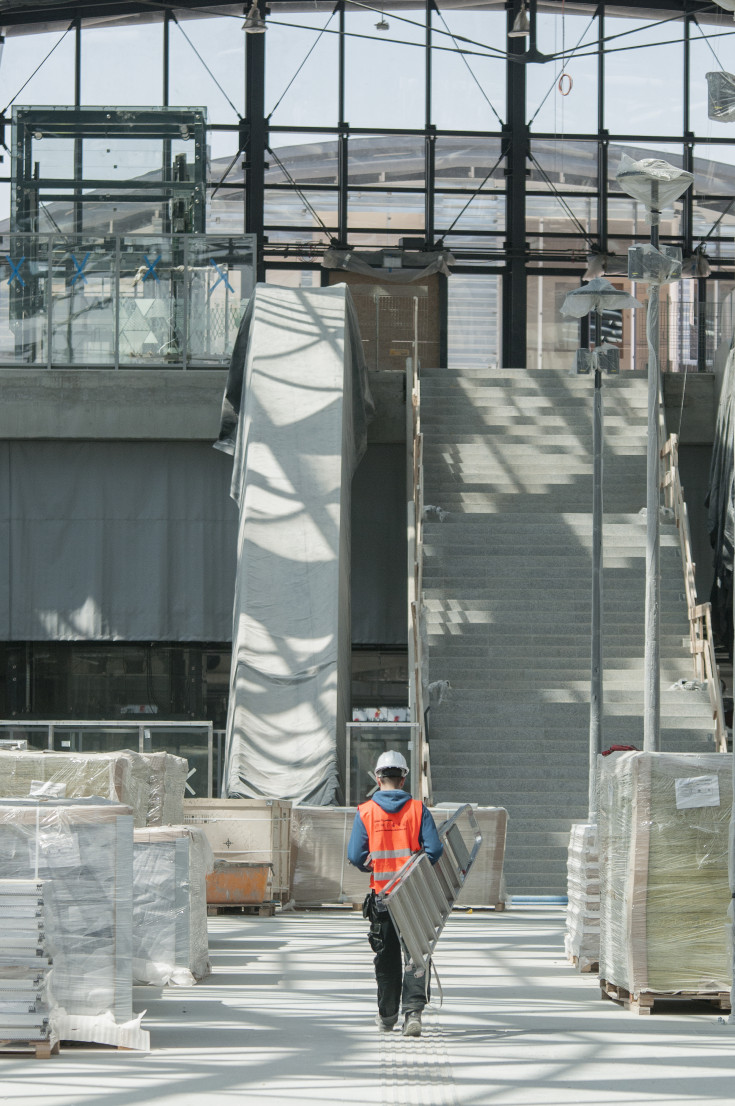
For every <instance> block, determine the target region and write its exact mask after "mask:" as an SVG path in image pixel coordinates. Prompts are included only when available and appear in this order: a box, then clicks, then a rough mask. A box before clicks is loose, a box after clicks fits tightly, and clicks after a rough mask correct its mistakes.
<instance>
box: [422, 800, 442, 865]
mask: <svg viewBox="0 0 735 1106" xmlns="http://www.w3.org/2000/svg"><path fill="white" fill-rule="evenodd" d="M419 842H420V843H421V845H422V846H423V849H424V852H425V853H426V855H427V856H428V858H429V860H430V861H431V863H432V864H436V862H437V860H438V859H439V857H440V856H441V854H442V853H443V852H444V846H443V845H442V843H441V841H440V840H439V834H438V833H437V832H436V823H435V822H434V819H433V817H432V815H431V811H430V810H428V809H427V807H426V805H424V813H423V814H422V816H421V830H420V831H419Z"/></svg>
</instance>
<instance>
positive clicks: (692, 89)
mask: <svg viewBox="0 0 735 1106" xmlns="http://www.w3.org/2000/svg"><path fill="white" fill-rule="evenodd" d="M715 12H717V13H718V14H719V20H718V17H717V15H716V14H715ZM706 19H707V22H706V23H705V22H704V21H702V23H701V25H700V26H697V23H695V22H692V28H691V40H690V46H689V57H690V59H691V68H690V72H691V75H690V78H689V125H690V127H691V129H692V131H693V132H694V133H695V134H697V135H701V136H702V137H709V136H712V137H715V136H716V137H717V138H726V137H728V132H729V131H730V127H731V125H730V124H728V123H722V122H718V121H717V120H716V119H710V118H709V115H708V110H709V105H708V95H707V77H706V74H707V73H709V72H719V71H720V70H721V69H722V68H723V66H722V65H721V63H720V61H719V60H718V58H721V57H722V55H723V46H724V44H725V43H726V42H727V39H723V38H715V37H713V38H712V41H711V43H709V42H707V40H706V38H705V36H706V35H712V36H715V35H721V34H722V33H723V32H725V33H726V34H727V33H732V16H731V15H730V13H729V12H725V11H724V10H723V11H721V10H719V9H715V8H713V9H712V10H711V11H710V12H707V16H706ZM725 68H726V69H728V70H730V71H731V72H732V65H731V63H730V62H729V61H727V63H726V65H725Z"/></svg>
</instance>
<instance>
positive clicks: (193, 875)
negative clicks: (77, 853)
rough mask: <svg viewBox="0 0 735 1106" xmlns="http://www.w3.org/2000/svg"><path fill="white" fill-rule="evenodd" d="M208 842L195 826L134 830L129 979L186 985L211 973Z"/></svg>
mask: <svg viewBox="0 0 735 1106" xmlns="http://www.w3.org/2000/svg"><path fill="white" fill-rule="evenodd" d="M213 866H214V858H213V856H212V850H211V849H210V847H209V842H208V841H207V838H206V836H205V834H204V832H203V830H201V829H200V828H198V827H196V826H158V827H147V828H145V829H136V830H135V833H134V846H133V978H134V979H135V980H136V982H139V983H153V984H156V985H158V986H163V985H165V984H168V983H170V984H175V985H177V986H182V987H186V986H191V985H192V984H193V983H196V982H197V980H199V979H204V977H205V976H207V975H209V973H210V971H211V965H210V962H209V947H208V940H207V887H206V879H207V873H208V872H211V871H212V869H213Z"/></svg>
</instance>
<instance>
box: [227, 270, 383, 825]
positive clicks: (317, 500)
mask: <svg viewBox="0 0 735 1106" xmlns="http://www.w3.org/2000/svg"><path fill="white" fill-rule="evenodd" d="M371 412H372V401H371V399H370V393H369V390H368V385H367V370H366V367H365V361H364V358H363V355H362V344H361V341H360V334H359V330H358V327H357V321H356V317H355V314H354V308H353V305H352V300H351V298H350V294H349V292H348V290H347V288H346V286H345V285H343V284H338V285H334V286H333V287H331V288H320V289H298V288H279V287H274V286H272V285H263V284H259V285H258V286H257V287H256V290H255V295H254V296H253V298H252V300H251V303H250V307H249V309H248V312H247V313H246V315H245V317H244V319H243V321H242V324H241V326H240V331H239V333H238V336H237V340H236V343H235V349H234V351H233V355H232V363H231V366H230V372H229V377H228V381H227V387H226V392H225V399H224V403H223V412H222V429H221V433H220V439H219V441H218V442H217V443H216V445H217V447H218V448H220V449H222V450H224V451H225V452H227V453H231V454H232V455H233V465H232V485H231V489H230V490H231V495H232V497H233V499H234V500H235V501H236V502H237V504H238V506H239V508H240V523H239V534H238V555H237V577H236V583H235V600H234V610H233V626H232V669H231V675H230V701H229V709H228V717H227V746H226V763H225V781H224V786H225V792H226V794H227V795H228V796H229V797H233V798H283V799H292V800H295V801H301V802H310V803H313V804H315V805H318V806H323V805H327V804H330V803H334V802H336V801H337V800H338V791H339V756H340V752H341V748H342V742H341V740H339V739H341V738H342V737H343V735H344V732H345V731H344V727H345V723H346V721H347V720H348V710H349V692H350V687H349V685H350V646H351V639H350V565H349V562H350V527H349V518H350V484H351V480H352V474H353V472H354V469H355V467H356V465H357V463H358V461H359V460H360V457H361V456H362V454H363V452H364V450H365V445H366V439H367V419H368V417H369V415H370V413H371Z"/></svg>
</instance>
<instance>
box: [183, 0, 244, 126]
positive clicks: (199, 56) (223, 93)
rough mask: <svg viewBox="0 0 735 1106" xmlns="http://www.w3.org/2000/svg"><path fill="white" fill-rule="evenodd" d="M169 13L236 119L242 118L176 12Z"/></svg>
mask: <svg viewBox="0 0 735 1106" xmlns="http://www.w3.org/2000/svg"><path fill="white" fill-rule="evenodd" d="M170 15H171V18H172V19H173V21H174V23H175V24H176V26H177V27H178V28H179V30H180V31H181V33H182V35H183V36H184V38H185V39H186V41H187V42H188V43H189V45H190V46H191V48H192V50H193V51H194V53H195V54H196V56H197V57H198V58H199V61H200V62H201V63H202V65H203V66H204V68H205V69H206V70H207V73H209V75H210V77H211V78H212V80H213V81H214V83H215V84H216V85H217V88H218V89H219V90H220V92H221V93H222V95H223V96H224V98H225V100H227V103H228V104H229V105H230V107H231V108H232V110H233V111H234V113H235V115H236V116H237V118H238V119H242V115H241V114H240V112H239V111H238V109H237V108H236V107H235V105H234V104H233V102H232V100H231V99H230V97H229V96H228V95H227V93H226V92H225V90H224V88H223V87H222V85H221V84H220V83H219V81H218V80H217V78H216V77H215V75H214V73H213V72H212V70H211V69H210V68H209V66H208V65H207V63H206V61H205V60H204V58H203V57H202V55H201V54H200V53H199V51H198V50H197V48H196V46H195V45H194V43H193V42H192V41H191V39H190V38H189V36H188V35H187V33H186V31H185V30H184V28H183V27H182V26H181V24H180V23H179V21H178V19H177V18H176V13H175V12H174V11H173V10H172V11H170Z"/></svg>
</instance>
